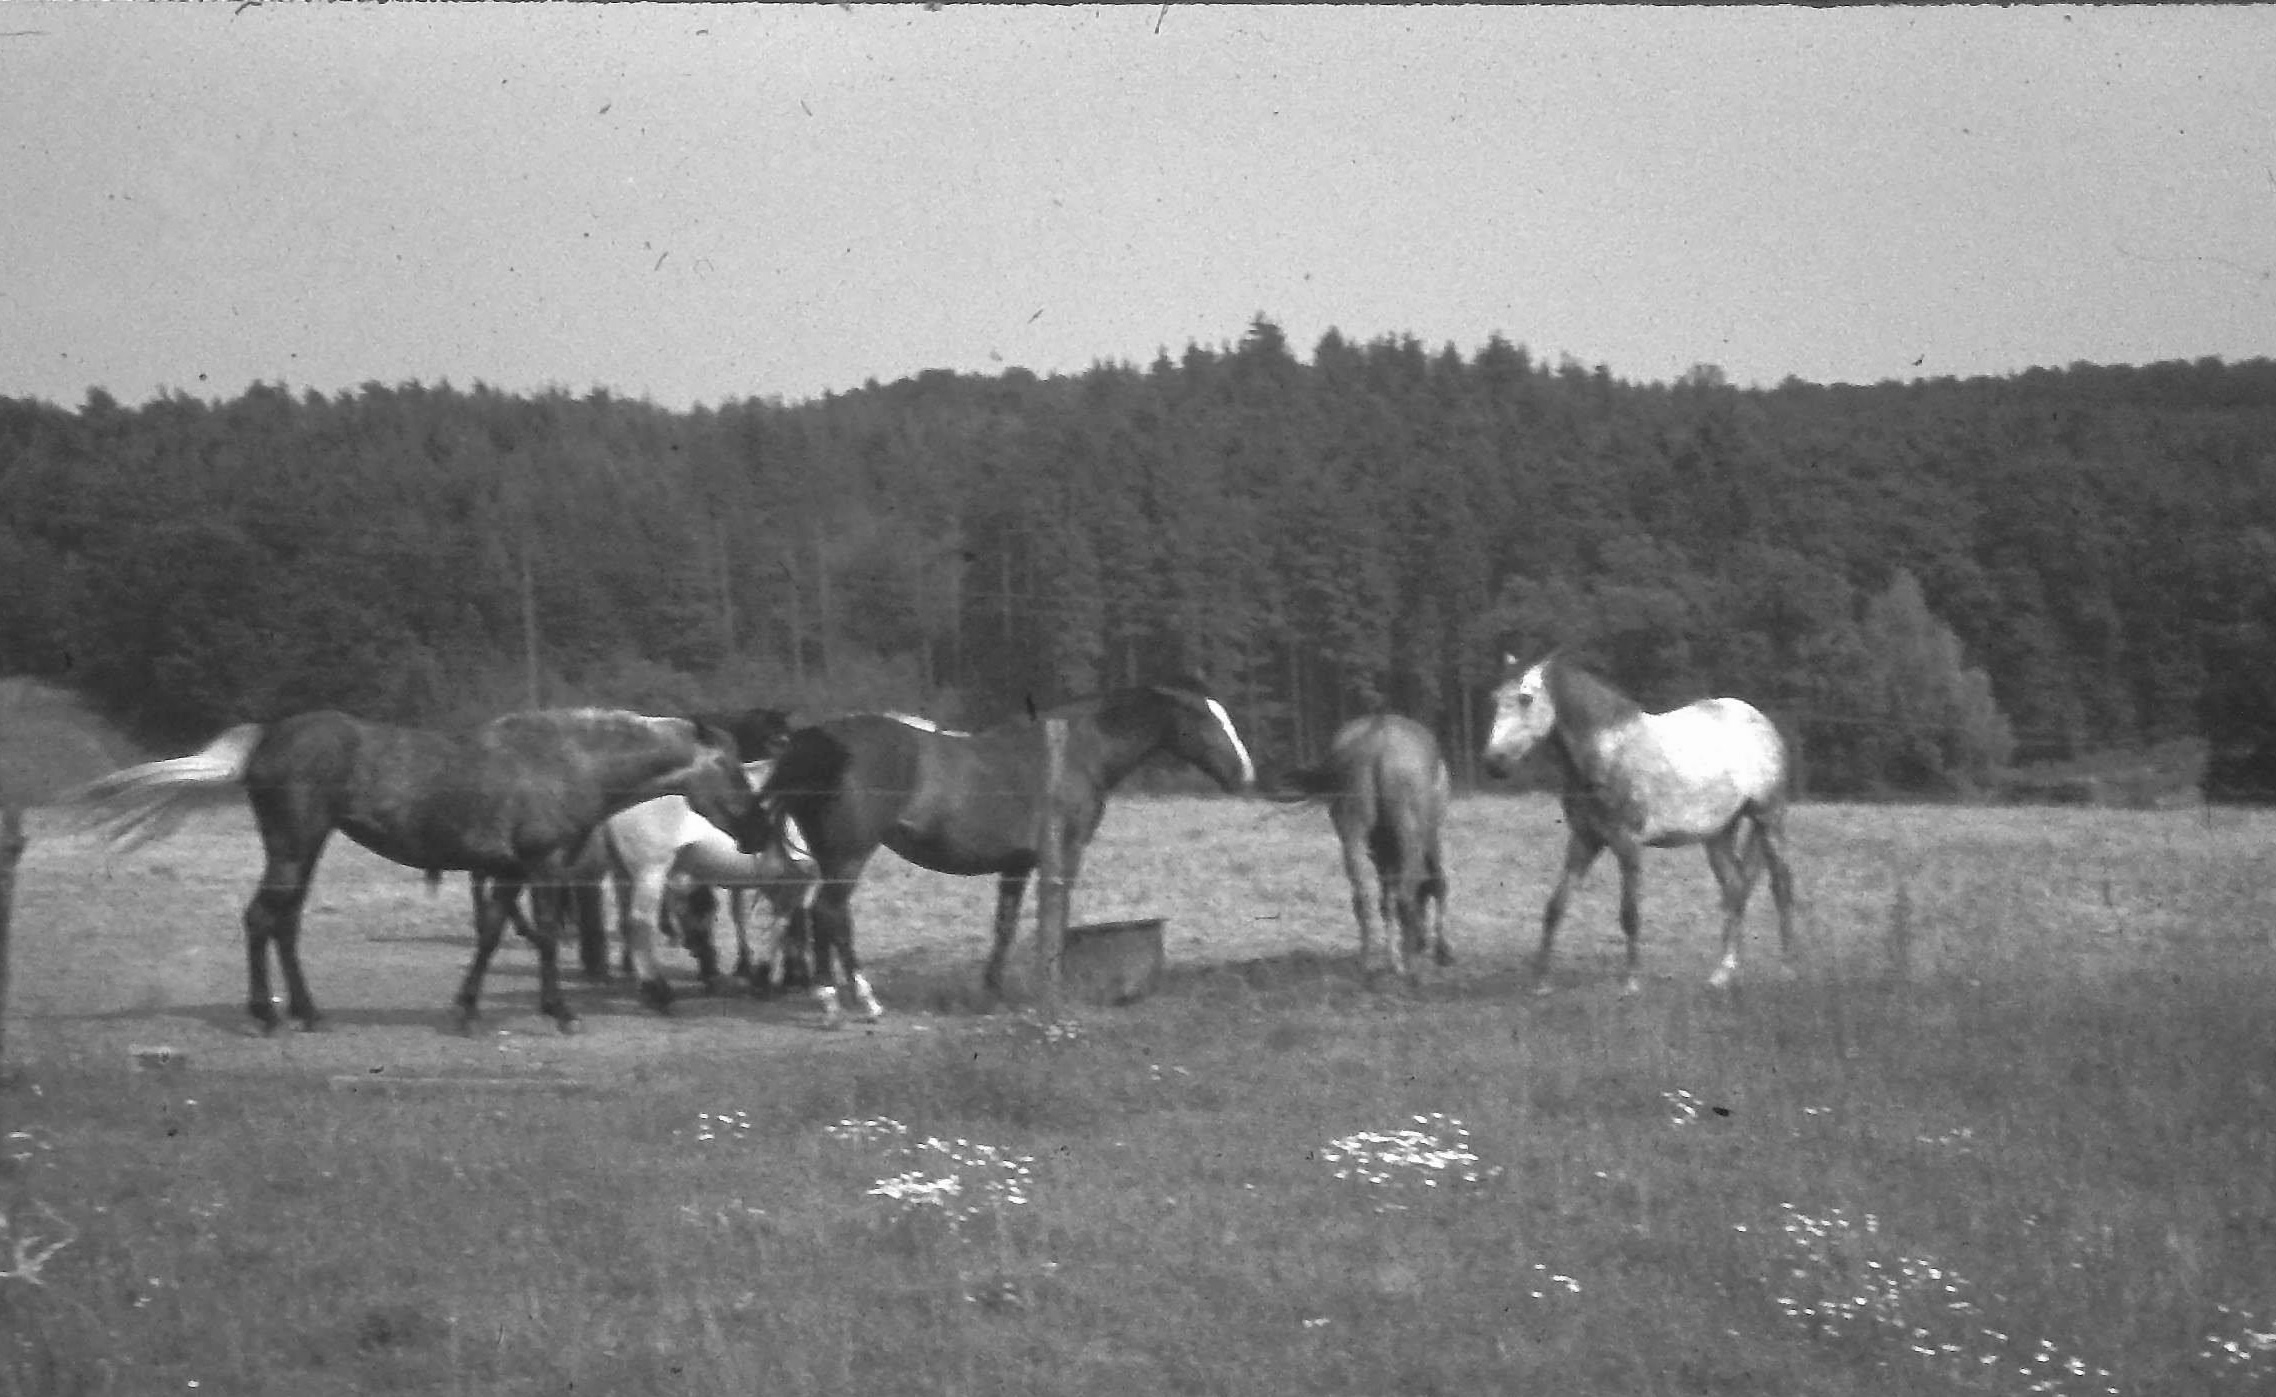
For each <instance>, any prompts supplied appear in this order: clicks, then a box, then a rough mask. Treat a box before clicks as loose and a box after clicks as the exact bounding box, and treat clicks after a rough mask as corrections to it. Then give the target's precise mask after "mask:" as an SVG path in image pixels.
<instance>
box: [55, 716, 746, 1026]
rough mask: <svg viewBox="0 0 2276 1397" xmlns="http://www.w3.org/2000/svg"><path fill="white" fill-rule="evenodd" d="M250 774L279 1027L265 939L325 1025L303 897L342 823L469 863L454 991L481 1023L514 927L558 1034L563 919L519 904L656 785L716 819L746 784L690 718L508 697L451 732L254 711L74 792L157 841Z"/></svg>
mask: <svg viewBox="0 0 2276 1397" xmlns="http://www.w3.org/2000/svg"><path fill="white" fill-rule="evenodd" d="M238 788H242V789H243V790H244V792H245V794H246V796H247V797H248V798H249V799H250V801H251V802H252V806H253V818H254V821H255V822H256V824H258V826H259V827H260V831H261V847H262V849H263V850H264V852H265V853H266V854H267V856H268V864H267V867H266V868H265V869H264V870H263V872H262V874H261V885H260V887H259V889H258V890H257V891H255V893H254V894H253V899H252V901H251V902H250V903H249V904H247V906H246V908H245V951H246V969H247V998H246V1007H247V1008H248V1009H249V1010H250V1011H251V1012H252V1015H253V1017H254V1019H256V1020H257V1021H259V1023H260V1025H261V1028H262V1031H263V1032H268V1031H272V1030H274V1029H275V1028H276V1026H277V1010H276V1005H275V1003H274V1002H273V1001H272V1000H271V999H270V996H269V960H268V951H269V946H270V944H271V943H272V942H273V943H274V944H275V946H276V953H277V963H278V965H279V966H280V967H281V968H282V970H283V972H284V978H285V989H286V995H287V999H286V1009H287V1012H289V1013H290V1014H291V1015H292V1017H293V1018H294V1019H295V1020H297V1021H298V1022H299V1024H300V1026H301V1027H302V1028H304V1029H312V1028H314V1027H316V1020H317V1014H316V1004H315V1001H314V1000H312V999H311V998H310V997H309V993H308V983H307V981H306V980H305V979H304V978H303V977H302V975H301V971H300V950H299V939H300V913H301V904H302V903H303V902H305V901H306V900H307V897H308V884H309V880H310V879H311V878H312V877H313V876H314V874H315V872H316V862H317V859H318V858H319V857H320V856H321V855H322V854H323V852H324V844H325V841H327V840H328V839H330V838H331V836H332V832H333V831H334V830H339V831H341V832H342V833H344V834H346V835H347V836H348V837H349V838H350V839H353V840H354V841H355V842H356V843H358V844H361V845H363V846H364V847H365V848H366V849H369V850H371V851H372V852H373V853H375V854H377V855H379V856H380V857H381V858H384V859H390V860H393V861H394V862H396V863H400V864H407V865H409V866H410V867H412V868H419V869H425V870H427V872H428V873H429V875H430V876H431V877H432V876H437V875H439V874H440V873H441V872H443V871H444V870H451V869H460V870H465V871H466V872H468V873H471V874H473V875H474V877H473V882H474V917H475V932H476V942H475V950H474V962H473V964H472V965H470V966H469V967H468V968H467V972H466V979H465V981H464V983H463V984H462V985H461V986H460V988H459V992H458V999H457V1003H458V1009H459V1022H460V1025H461V1027H464V1028H471V1027H472V1025H473V1022H474V1018H475V1004H476V1001H477V999H478V998H479V996H480V994H481V989H482V977H483V974H484V972H485V971H486V970H487V969H488V967H489V964H490V957H491V956H492V955H493V954H494V953H495V952H496V951H497V949H498V940H499V938H500V936H501V935H503V933H504V930H505V925H506V923H507V922H509V921H511V922H512V923H513V925H514V929H515V930H516V931H519V932H520V933H521V934H522V935H523V936H524V937H526V938H528V940H529V941H530V942H531V943H532V944H533V945H535V946H536V947H537V957H538V1007H539V1008H540V1009H542V1010H543V1011H544V1012H545V1013H547V1014H549V1015H551V1016H552V1017H553V1019H554V1020H555V1022H556V1023H558V1024H559V1025H560V1027H561V1031H562V1032H564V1033H568V1032H573V1031H574V1030H575V1025H576V1021H577V1014H576V1011H575V1010H574V1009H573V1008H571V1007H570V1005H569V1002H568V1000H567V999H565V998H563V997H562V994H561V986H560V981H559V976H558V974H557V971H556V967H555V963H554V959H555V947H554V941H553V933H554V930H555V926H554V921H553V919H551V918H543V917H541V918H540V920H542V921H544V922H545V926H544V928H543V931H542V934H541V932H540V931H539V930H538V929H537V928H534V927H533V926H532V925H531V923H530V921H529V919H527V918H525V917H524V916H523V915H522V910H521V907H520V906H519V904H518V902H517V900H516V899H517V897H518V895H519V894H520V892H521V889H522V887H523V886H524V885H525V884H528V883H532V882H552V881H554V880H555V878H556V875H557V874H558V871H559V868H560V865H561V862H562V860H563V859H564V858H565V857H566V856H567V855H568V854H569V853H570V852H571V851H573V850H574V849H575V848H576V847H577V845H578V844H579V843H580V842H581V841H582V840H583V839H584V837H585V835H586V834H587V833H588V832H589V831H590V830H591V829H592V828H593V827H594V826H595V825H597V824H599V823H600V822H601V821H602V820H604V819H606V818H608V817H609V816H610V815H612V814H614V813H615V812H616V811H619V810H622V809H624V808H625V807H626V806H629V805H634V804H637V803H639V802H640V801H643V800H650V799H653V798H655V797H657V796H661V795H669V794H678V795H684V796H686V797H687V798H688V800H689V802H690V803H691V804H692V805H694V806H695V808H696V809H698V810H700V811H701V812H702V813H703V815H704V817H705V818H707V819H710V820H714V821H717V822H718V823H720V824H721V825H723V826H725V825H730V824H737V823H739V822H740V821H741V820H742V818H743V817H744V816H745V815H746V814H747V812H748V808H749V806H750V803H751V784H750V781H749V779H748V778H747V777H746V776H745V775H744V774H743V768H742V765H741V764H740V762H739V761H738V760H737V755H736V750H735V744H734V741H733V740H732V739H731V738H729V737H727V736H726V735H725V734H723V733H719V732H716V731H713V730H711V729H708V728H702V727H699V726H698V725H697V724H695V723H693V722H690V721H688V720H687V719H684V718H647V717H642V716H641V715H639V714H637V713H626V712H622V711H619V710H615V709H596V708H576V709H544V710H538V711H533V712H527V713H509V714H507V715H506V716H505V717H502V718H498V719H494V720H493V721H491V722H489V723H487V724H485V725H484V726H482V727H480V728H478V729H476V730H475V731H474V732H472V733H470V734H466V735H463V736H444V735H441V734H437V733H431V732H422V731H419V730H417V729H412V728H398V727H390V726H388V725H385V724H381V723H369V722H365V721H363V720H362V719H359V718H352V717H349V716H348V715H347V714H345V713H336V712H331V711H329V710H325V711H319V712H314V713H303V714H299V715H297V716H295V717H291V718H286V719H284V720H283V721H281V722H277V723H272V724H268V725H262V724H258V723H246V724H242V725H240V726H238V727H234V728H231V729H230V730H229V731H227V732H225V733H223V734H222V735H221V736H220V737H218V738H215V739H214V740H213V742H212V743H211V744H209V745H208V746H207V747H206V748H205V749H204V750H203V751H200V752H197V753H194V754H193V755H191V756H187V757H175V758H173V759H171V760H168V761H159V762H150V763H146V764H145V765H142V766H137V767H129V768H128V769H126V770H124V771H120V772H115V773H113V774H112V775H110V776H106V777H104V778H103V779H101V780H99V781H95V782H92V783H90V784H89V785H87V786H85V787H82V788H81V789H80V790H79V791H77V792H75V793H74V794H73V795H72V796H70V797H67V801H68V804H69V805H70V806H71V807H73V808H75V810H76V812H77V813H78V815H79V816H80V818H81V820H82V822H83V823H87V824H94V825H99V826H101V827H102V828H103V829H104V831H105V832H106V833H107V835H108V836H109V838H110V839H111V841H112V842H113V843H114V844H117V845H119V846H121V847H124V848H132V847H134V846H136V845H138V844H143V843H147V842H149V841H151V840H156V839H162V838H164V837H165V836H166V835H168V834H170V833H172V832H173V831H174V830H175V829H176V828H177V827H179V826H180V825H181V823H182V821H183V819H184V818H185V817H186V816H187V815H188V813H189V812H190V810H191V809H193V808H194V807H196V806H198V805H202V804H206V803H210V802H211V801H212V800H213V799H214V798H216V797H217V796H219V795H222V794H224V793H226V792H229V791H232V790H235V789H238Z"/></svg>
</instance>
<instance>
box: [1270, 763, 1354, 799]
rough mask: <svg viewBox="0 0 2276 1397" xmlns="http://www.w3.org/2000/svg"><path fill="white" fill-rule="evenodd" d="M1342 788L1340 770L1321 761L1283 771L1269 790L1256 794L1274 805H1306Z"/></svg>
mask: <svg viewBox="0 0 2276 1397" xmlns="http://www.w3.org/2000/svg"><path fill="white" fill-rule="evenodd" d="M1342 790H1343V774H1342V772H1341V771H1340V770H1338V769H1337V767H1336V765H1335V764H1334V763H1332V762H1322V763H1320V764H1319V765H1318V766H1305V767H1298V768H1297V769H1295V770H1294V771H1288V772H1283V773H1282V774H1281V776H1280V779H1279V780H1278V781H1275V782H1274V783H1273V788H1272V789H1271V790H1269V791H1268V790H1259V791H1258V792H1257V794H1258V795H1260V796H1262V797H1263V798H1264V799H1266V800H1269V801H1271V802H1272V803H1273V804H1275V805H1307V804H1310V803H1311V802H1313V801H1315V800H1323V799H1325V798H1327V797H1329V796H1332V795H1336V794H1338V793H1339V792H1341V791H1342Z"/></svg>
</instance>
